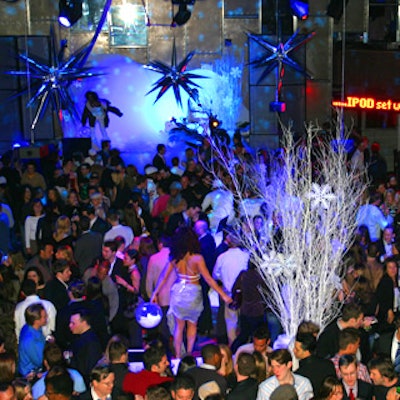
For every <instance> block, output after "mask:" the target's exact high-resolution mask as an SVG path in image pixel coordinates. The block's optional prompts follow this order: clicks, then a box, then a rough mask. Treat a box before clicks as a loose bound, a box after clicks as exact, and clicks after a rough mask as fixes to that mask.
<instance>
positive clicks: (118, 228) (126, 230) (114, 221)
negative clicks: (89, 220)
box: [104, 211, 134, 247]
mask: <svg viewBox="0 0 400 400" xmlns="http://www.w3.org/2000/svg"><path fill="white" fill-rule="evenodd" d="M107 221H108V222H109V223H110V224H111V229H110V230H109V231H108V232H106V234H105V235H104V242H107V241H110V240H114V239H115V238H116V237H117V236H122V237H123V238H124V239H125V247H129V246H130V244H131V243H132V242H133V239H134V235H133V231H132V228H131V227H129V226H125V225H121V224H120V223H119V215H118V214H117V212H116V211H112V212H110V213H109V214H108V216H107Z"/></svg>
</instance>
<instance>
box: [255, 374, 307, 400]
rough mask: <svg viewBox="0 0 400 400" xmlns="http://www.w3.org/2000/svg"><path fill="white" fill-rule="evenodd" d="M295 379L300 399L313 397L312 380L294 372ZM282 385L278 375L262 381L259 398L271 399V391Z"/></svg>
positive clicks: (260, 399) (263, 399) (262, 399)
mask: <svg viewBox="0 0 400 400" xmlns="http://www.w3.org/2000/svg"><path fill="white" fill-rule="evenodd" d="M292 375H293V379H294V385H293V386H294V388H295V389H296V392H297V395H298V397H299V400H308V399H311V398H312V397H313V396H314V394H313V388H312V386H311V383H310V381H309V380H308V379H307V378H305V377H304V376H300V375H297V374H292ZM278 386H280V383H279V381H278V379H277V378H276V376H271V377H270V378H268V379H267V380H265V381H264V382H262V383H260V386H259V387H258V393H257V400H269V398H270V397H271V393H272V392H273V391H274V390H275V389H276V388H277V387H278Z"/></svg>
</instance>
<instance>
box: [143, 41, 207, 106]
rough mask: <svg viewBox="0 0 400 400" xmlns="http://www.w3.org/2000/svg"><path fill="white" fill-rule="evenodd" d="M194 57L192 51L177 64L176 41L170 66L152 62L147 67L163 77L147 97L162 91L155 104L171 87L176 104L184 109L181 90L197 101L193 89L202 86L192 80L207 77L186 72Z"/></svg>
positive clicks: (154, 84)
mask: <svg viewBox="0 0 400 400" xmlns="http://www.w3.org/2000/svg"><path fill="white" fill-rule="evenodd" d="M194 55H195V52H194V51H191V52H190V53H189V54H188V55H187V56H186V57H185V58H184V59H183V60H182V61H181V62H180V63H179V64H177V61H176V45H175V39H174V43H173V46H172V56H171V65H170V66H169V65H166V64H164V63H163V62H161V61H151V62H150V64H149V65H146V66H145V68H147V69H149V70H151V71H155V72H158V73H159V74H162V75H163V76H162V77H161V78H160V79H159V80H158V81H157V82H155V83H153V89H151V90H150V91H148V92H147V93H146V95H148V94H150V93H152V92H154V91H156V90H158V89H160V91H159V92H158V95H157V97H156V99H155V101H154V103H153V104H155V103H156V102H157V101H158V100H160V98H161V97H162V96H163V95H164V94H165V93H166V92H167V90H168V89H169V88H171V87H172V89H173V91H174V96H175V100H176V103H177V104H178V105H179V106H180V107H182V98H181V93H180V88H182V89H183V90H184V91H185V92H186V93H187V94H188V95H189V96H190V97H191V98H192V99H193V100H194V101H197V99H196V94H195V93H194V92H193V89H194V88H199V87H200V86H199V85H198V84H197V83H195V82H193V81H192V79H204V78H207V77H206V76H202V75H198V74H192V73H190V72H187V71H186V70H187V66H188V64H189V62H190V61H191V59H192V58H193V56H194Z"/></svg>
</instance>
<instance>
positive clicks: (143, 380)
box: [122, 369, 174, 397]
mask: <svg viewBox="0 0 400 400" xmlns="http://www.w3.org/2000/svg"><path fill="white" fill-rule="evenodd" d="M173 380H174V378H171V377H169V376H161V375H160V374H159V373H157V372H152V371H148V370H147V369H143V370H142V371H140V372H137V373H134V372H129V373H128V374H126V375H125V378H124V381H123V383H122V390H123V391H124V392H126V393H132V394H134V395H135V394H140V395H141V396H143V397H144V396H145V394H146V390H147V389H148V388H149V387H150V386H156V385H160V384H161V383H165V382H171V381H173Z"/></svg>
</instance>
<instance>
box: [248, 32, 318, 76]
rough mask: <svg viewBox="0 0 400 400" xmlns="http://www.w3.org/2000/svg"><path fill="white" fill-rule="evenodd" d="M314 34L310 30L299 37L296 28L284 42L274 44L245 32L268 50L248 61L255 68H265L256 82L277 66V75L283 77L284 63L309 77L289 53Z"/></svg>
mask: <svg viewBox="0 0 400 400" xmlns="http://www.w3.org/2000/svg"><path fill="white" fill-rule="evenodd" d="M314 35H315V32H311V33H309V34H307V35H306V36H305V37H299V30H298V29H297V30H296V32H294V34H293V35H292V36H291V37H290V38H289V39H288V40H287V41H286V42H285V43H283V42H279V43H278V44H276V45H274V44H272V43H270V42H268V41H266V40H264V39H263V38H261V37H260V36H258V35H255V34H253V33H247V36H248V37H249V38H251V39H253V40H254V41H255V42H256V43H258V44H259V45H260V46H261V47H263V48H264V49H266V50H267V51H268V54H263V55H262V56H261V57H258V58H257V59H255V60H253V61H251V62H250V63H249V64H250V65H253V66H254V67H255V68H265V69H264V71H263V72H262V74H261V76H260V78H259V79H258V82H257V83H260V82H261V81H263V80H264V79H265V78H266V77H267V76H268V75H269V74H270V73H271V72H272V71H273V70H274V69H275V68H278V70H279V74H278V76H279V77H280V78H283V75H284V65H286V66H288V67H290V68H292V69H294V70H295V71H297V72H299V73H301V74H302V75H304V76H306V77H307V78H309V79H311V75H310V74H309V73H308V72H307V71H306V70H305V69H304V68H303V67H302V66H301V65H300V64H299V63H297V62H296V61H295V60H293V59H292V58H291V57H290V56H289V54H290V53H291V52H292V51H295V50H297V49H298V48H299V47H301V46H303V45H304V44H306V43H307V42H308V41H309V40H310V39H311V38H312V37H313V36H314Z"/></svg>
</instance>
